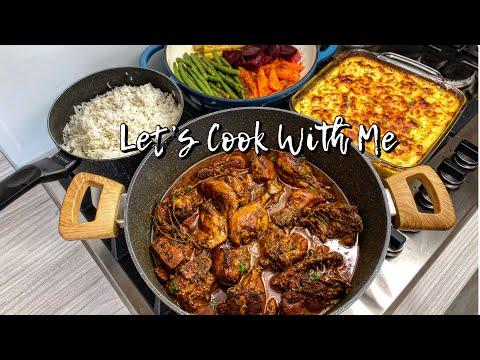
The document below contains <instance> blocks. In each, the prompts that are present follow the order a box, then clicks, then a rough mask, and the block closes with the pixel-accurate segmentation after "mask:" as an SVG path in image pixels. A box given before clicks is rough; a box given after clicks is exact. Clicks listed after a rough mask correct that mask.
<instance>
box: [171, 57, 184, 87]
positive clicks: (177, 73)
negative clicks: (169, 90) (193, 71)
mask: <svg viewBox="0 0 480 360" xmlns="http://www.w3.org/2000/svg"><path fill="white" fill-rule="evenodd" d="M173 73H174V74H175V76H176V77H177V79H178V80H180V81H182V82H183V79H182V77H181V76H180V72H179V71H178V65H177V63H176V62H174V63H173Z"/></svg>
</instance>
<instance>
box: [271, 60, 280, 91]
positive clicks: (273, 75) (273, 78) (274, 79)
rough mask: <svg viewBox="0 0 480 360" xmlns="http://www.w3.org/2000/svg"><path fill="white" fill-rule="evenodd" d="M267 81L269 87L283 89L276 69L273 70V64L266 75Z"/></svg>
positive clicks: (276, 89)
mask: <svg viewBox="0 0 480 360" xmlns="http://www.w3.org/2000/svg"><path fill="white" fill-rule="evenodd" d="M268 83H269V85H270V87H271V88H272V89H273V90H275V91H280V90H283V86H282V84H281V83H280V80H278V76H277V71H276V70H275V67H273V66H272V67H271V68H270V75H269V76H268Z"/></svg>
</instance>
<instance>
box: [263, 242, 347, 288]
mask: <svg viewBox="0 0 480 360" xmlns="http://www.w3.org/2000/svg"><path fill="white" fill-rule="evenodd" d="M341 265H343V256H342V255H341V254H340V253H338V252H336V251H330V249H329V248H328V247H327V246H325V245H321V246H317V247H315V248H313V249H310V250H309V251H308V255H307V257H305V258H304V259H303V260H302V261H300V262H298V263H296V264H294V265H292V266H290V267H289V268H287V269H286V270H285V271H283V272H281V273H279V274H276V275H274V276H272V278H271V279H270V285H271V286H272V288H273V289H275V290H277V291H287V290H288V289H293V288H297V287H298V286H299V284H298V280H299V277H298V274H305V273H310V272H311V271H312V270H314V271H316V270H317V269H319V268H320V269H325V270H332V269H336V268H338V267H340V266H341Z"/></svg>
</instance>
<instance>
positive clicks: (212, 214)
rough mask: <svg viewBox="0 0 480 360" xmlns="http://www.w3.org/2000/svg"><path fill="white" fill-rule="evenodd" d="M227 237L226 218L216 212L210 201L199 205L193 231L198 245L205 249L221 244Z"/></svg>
mask: <svg viewBox="0 0 480 360" xmlns="http://www.w3.org/2000/svg"><path fill="white" fill-rule="evenodd" d="M227 237H228V227H227V220H226V218H224V217H223V216H222V215H220V214H219V213H218V211H217V210H216V209H215V207H214V206H213V204H212V203H211V202H204V203H202V204H201V205H200V213H199V218H198V229H196V230H195V231H194V232H193V238H194V241H195V242H196V244H197V245H198V246H201V247H203V248H207V249H213V248H214V247H216V246H218V245H220V244H223V243H224V242H225V241H226V240H227Z"/></svg>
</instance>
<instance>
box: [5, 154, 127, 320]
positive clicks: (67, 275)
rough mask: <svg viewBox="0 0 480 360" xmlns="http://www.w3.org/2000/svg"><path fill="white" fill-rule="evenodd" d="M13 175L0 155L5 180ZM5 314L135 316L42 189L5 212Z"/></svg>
mask: <svg viewBox="0 0 480 360" xmlns="http://www.w3.org/2000/svg"><path fill="white" fill-rule="evenodd" d="M11 172H13V168H12V166H11V165H10V164H9V163H8V161H7V160H6V159H5V157H4V156H3V155H2V154H1V153H0V180H2V179H3V178H5V177H6V176H7V175H8V174H10V173H11ZM0 224H1V226H0V269H1V271H0V314H112V315H113V314H117V315H119V314H129V311H128V309H127V308H126V306H125V305H124V303H123V302H122V301H121V300H120V298H119V297H118V295H117V294H116V292H115V290H114V288H113V287H112V286H111V284H110V283H109V282H108V280H107V279H106V278H105V276H103V273H102V271H101V270H100V268H99V267H98V266H97V265H96V263H95V261H94V260H93V258H92V257H91V256H90V254H89V253H88V251H87V250H86V249H85V247H84V246H83V245H82V243H81V242H75V241H70V242H68V241H64V240H63V239H61V238H60V235H59V234H58V227H57V226H58V208H57V206H56V205H55V203H54V202H53V201H52V199H51V198H50V197H49V196H48V194H47V193H46V191H45V190H44V188H43V187H42V186H37V187H35V188H34V189H32V190H31V191H29V192H28V193H27V194H25V195H24V196H22V197H21V198H19V199H18V200H16V201H14V202H13V203H12V204H10V205H9V206H8V207H7V208H6V209H4V210H2V211H0Z"/></svg>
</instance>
